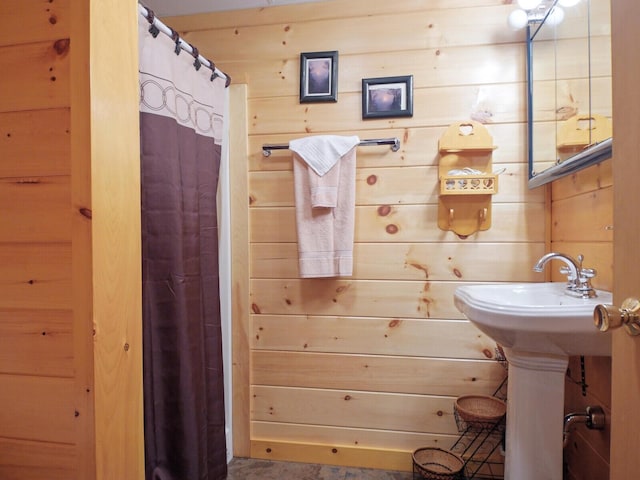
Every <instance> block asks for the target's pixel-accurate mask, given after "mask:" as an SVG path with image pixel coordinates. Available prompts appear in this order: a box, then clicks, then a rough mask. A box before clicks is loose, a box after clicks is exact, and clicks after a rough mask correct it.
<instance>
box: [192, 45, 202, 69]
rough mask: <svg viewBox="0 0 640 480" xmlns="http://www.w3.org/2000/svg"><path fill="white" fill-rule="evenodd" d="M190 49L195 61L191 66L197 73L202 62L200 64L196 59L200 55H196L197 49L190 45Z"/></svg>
mask: <svg viewBox="0 0 640 480" xmlns="http://www.w3.org/2000/svg"><path fill="white" fill-rule="evenodd" d="M191 48H192V49H193V53H192V55H193V58H195V61H194V62H193V66H194V67H196V71H198V70H200V67H201V66H202V62H200V59H199V58H198V57H199V56H200V54H199V53H198V49H197V48H196V47H194V46H193V45H192V46H191Z"/></svg>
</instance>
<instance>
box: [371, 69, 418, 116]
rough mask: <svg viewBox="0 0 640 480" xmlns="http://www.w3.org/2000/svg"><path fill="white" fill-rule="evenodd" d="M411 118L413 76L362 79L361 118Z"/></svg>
mask: <svg viewBox="0 0 640 480" xmlns="http://www.w3.org/2000/svg"><path fill="white" fill-rule="evenodd" d="M412 116H413V75H405V76H401V77H382V78H363V79H362V118H388V117H412Z"/></svg>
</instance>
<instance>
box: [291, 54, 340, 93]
mask: <svg viewBox="0 0 640 480" xmlns="http://www.w3.org/2000/svg"><path fill="white" fill-rule="evenodd" d="M337 101H338V52H337V51H335V50H333V51H328V52H305V53H301V54H300V103H312V102H337Z"/></svg>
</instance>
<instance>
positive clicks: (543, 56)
mask: <svg viewBox="0 0 640 480" xmlns="http://www.w3.org/2000/svg"><path fill="white" fill-rule="evenodd" d="M558 3H559V0H554V1H547V2H546V6H544V5H545V2H543V7H542V8H544V11H545V12H546V13H545V14H543V15H541V16H540V21H535V20H531V14H530V20H529V25H528V26H527V63H528V66H527V67H528V68H527V77H528V78H527V83H528V106H529V109H528V117H529V118H528V137H529V188H534V187H537V186H540V185H544V184H546V183H549V182H551V181H553V180H555V179H557V178H560V177H563V176H565V175H568V174H570V173H573V172H575V171H578V170H580V169H582V168H585V167H587V166H590V165H594V164H596V163H599V162H601V161H602V160H605V159H607V158H609V157H611V150H612V148H611V146H612V138H611V116H612V95H611V20H610V19H611V11H610V0H580V1H579V2H578V3H577V4H576V5H573V6H570V7H569V6H565V7H563V6H561V5H559V4H558ZM560 3H565V2H560ZM553 8H558V9H561V10H562V12H563V14H564V15H563V17H564V18H563V19H562V21H560V22H557V21H554V20H556V19H554V18H553V17H554V14H553ZM549 12H550V13H549ZM560 16H562V15H560Z"/></svg>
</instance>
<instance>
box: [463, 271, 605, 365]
mask: <svg viewBox="0 0 640 480" xmlns="http://www.w3.org/2000/svg"><path fill="white" fill-rule="evenodd" d="M596 293H597V296H596V297H594V298H586V299H583V298H577V297H572V296H570V295H567V293H566V288H565V284H564V283H548V282H547V283H511V284H488V285H468V286H464V287H458V288H457V289H456V291H455V295H454V302H455V305H456V307H457V308H458V310H460V311H461V312H462V313H464V314H465V316H466V317H467V318H468V319H469V320H470V321H471V322H472V323H473V324H475V325H476V327H478V328H479V329H480V330H481V331H482V332H484V333H485V334H487V335H489V336H490V337H491V338H493V339H494V340H495V341H496V342H497V343H499V344H500V345H502V346H503V347H507V348H511V349H514V350H518V351H521V352H529V353H534V354H555V355H567V356H570V355H604V356H610V355H611V336H610V335H606V334H603V333H602V332H599V331H598V330H597V329H596V328H595V326H594V324H593V310H594V308H595V306H596V305H597V304H599V303H604V304H610V303H612V296H611V293H609V292H605V291H601V290H597V291H596Z"/></svg>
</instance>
